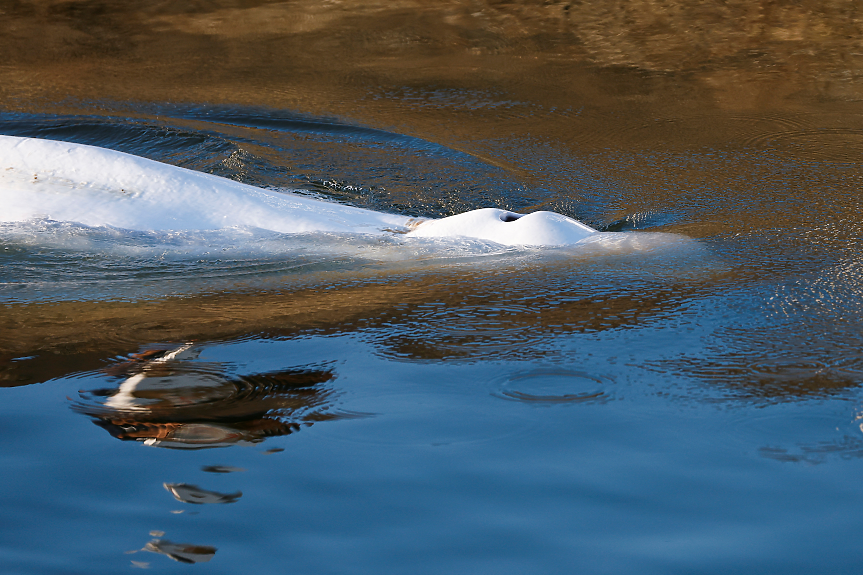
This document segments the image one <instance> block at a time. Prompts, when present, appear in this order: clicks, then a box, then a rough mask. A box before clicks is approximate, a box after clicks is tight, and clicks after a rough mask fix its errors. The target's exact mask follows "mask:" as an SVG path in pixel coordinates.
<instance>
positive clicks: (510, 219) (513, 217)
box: [500, 212, 523, 222]
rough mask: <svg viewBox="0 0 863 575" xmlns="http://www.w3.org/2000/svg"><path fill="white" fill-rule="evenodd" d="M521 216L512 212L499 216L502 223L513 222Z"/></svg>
mask: <svg viewBox="0 0 863 575" xmlns="http://www.w3.org/2000/svg"><path fill="white" fill-rule="evenodd" d="M522 215H523V214H515V213H513V212H504V213H502V214H501V215H500V221H502V222H514V221H516V220H517V219H518V218H520V217H521V216H522Z"/></svg>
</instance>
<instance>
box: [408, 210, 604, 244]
mask: <svg viewBox="0 0 863 575" xmlns="http://www.w3.org/2000/svg"><path fill="white" fill-rule="evenodd" d="M595 233H596V230H594V229H593V228H591V227H590V226H587V225H585V224H582V223H581V222H579V221H577V220H574V219H572V218H569V217H567V216H564V215H562V214H558V213H555V212H533V213H531V214H516V213H514V212H510V211H507V210H500V209H497V208H482V209H479V210H473V211H470V212H465V213H463V214H458V215H455V216H449V217H447V218H441V219H439V220H428V221H425V222H422V223H421V224H419V225H418V226H417V227H416V228H415V229H414V230H413V231H411V232H410V233H408V234H407V235H408V236H413V237H419V238H444V237H454V236H462V237H468V238H475V239H480V240H488V241H492V242H496V243H499V244H503V245H508V246H514V245H526V246H565V245H571V244H574V243H576V242H579V241H581V240H583V239H585V238H586V237H588V236H590V235H592V234H595Z"/></svg>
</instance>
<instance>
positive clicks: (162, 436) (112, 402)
mask: <svg viewBox="0 0 863 575" xmlns="http://www.w3.org/2000/svg"><path fill="white" fill-rule="evenodd" d="M196 355H197V353H196V351H195V350H194V349H193V348H192V347H191V346H190V345H186V346H182V347H180V348H176V349H174V350H161V351H152V350H151V351H147V352H145V353H143V354H138V355H135V356H132V357H131V359H130V361H127V362H124V363H123V364H120V365H118V366H114V367H113V368H112V369H111V370H110V372H111V373H112V374H114V375H117V374H118V372H125V373H126V375H128V377H127V378H126V379H124V380H123V381H122V382H121V383H120V385H119V387H118V388H116V389H102V390H94V391H92V392H89V393H82V399H84V401H82V402H79V403H76V404H75V405H74V406H73V409H75V410H76V411H78V412H79V413H83V414H85V415H89V416H90V417H93V418H94V423H96V424H97V425H99V426H100V427H102V428H104V429H106V430H107V431H108V432H109V433H110V434H111V435H113V436H114V437H116V438H118V439H121V440H137V441H144V442H145V443H146V444H148V445H158V446H162V447H177V448H203V447H219V446H225V445H231V444H235V443H238V442H260V441H263V440H264V439H265V438H267V437H272V436H278V435H287V434H290V433H293V432H295V431H297V430H299V429H300V426H301V425H311V424H312V423H314V422H316V421H325V420H330V419H338V418H340V417H345V414H340V413H332V412H329V411H328V408H329V407H331V405H332V396H333V392H332V390H331V389H328V388H325V387H321V386H320V384H321V383H325V382H328V381H330V380H332V379H333V377H334V374H333V372H332V371H331V370H329V369H320V368H298V369H291V370H286V371H281V372H277V373H265V374H255V375H249V376H236V377H229V376H227V375H225V374H224V371H225V368H224V366H222V365H221V364H213V363H204V362H198V361H194V360H193V357H194V356H196Z"/></svg>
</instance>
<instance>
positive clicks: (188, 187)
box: [0, 136, 596, 246]
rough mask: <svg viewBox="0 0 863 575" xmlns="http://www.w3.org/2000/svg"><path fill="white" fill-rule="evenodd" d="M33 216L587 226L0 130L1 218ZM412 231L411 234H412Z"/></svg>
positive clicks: (284, 224) (323, 225) (389, 226)
mask: <svg viewBox="0 0 863 575" xmlns="http://www.w3.org/2000/svg"><path fill="white" fill-rule="evenodd" d="M33 219H51V220H55V221H64V222H75V223H78V224H83V225H86V226H93V227H98V226H112V227H115V228H123V229H129V230H138V231H168V230H171V231H189V230H221V229H227V228H238V227H240V228H242V227H247V228H258V229H264V230H270V231H274V232H280V233H298V234H300V233H310V232H336V233H362V234H393V233H404V234H406V235H407V237H423V238H452V237H468V238H474V239H479V240H485V241H491V242H496V243H499V244H503V245H537V246H559V245H570V244H574V243H576V242H579V241H581V240H583V239H585V238H587V237H588V236H590V235H592V234H594V233H596V230H594V229H592V228H590V227H588V226H586V225H584V224H582V223H580V222H577V221H576V220H573V219H571V218H568V217H566V216H563V215H560V214H555V213H552V212H535V213H532V214H528V215H525V216H521V215H519V214H513V213H512V212H507V211H505V210H498V209H495V208H484V209H479V210H474V211H471V212H466V213H463V214H459V215H456V216H451V217H447V218H442V219H438V220H425V221H422V220H415V219H412V218H410V217H408V216H400V215H395V214H386V213H381V212H375V211H371V210H365V209H362V208H356V207H352V206H345V205H341V204H336V203H333V202H327V201H322V200H315V199H312V198H307V197H304V196H300V195H298V194H294V193H290V192H281V191H273V190H264V189H260V188H256V187H254V186H249V185H246V184H242V183H239V182H235V181H233V180H229V179H226V178H221V177H218V176H213V175H210V174H204V173H201V172H195V171H192V170H187V169H185V168H180V167H176V166H171V165H167V164H162V163H160V162H156V161H153V160H148V159H145V158H141V157H137V156H132V155H129V154H125V153H122V152H116V151H113V150H107V149H104V148H98V147H94V146H87V145H82V144H72V143H68V142H58V141H52V140H41V139H34V138H21V137H15V136H0V222H24V221H28V220H33ZM411 230H413V231H411Z"/></svg>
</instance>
